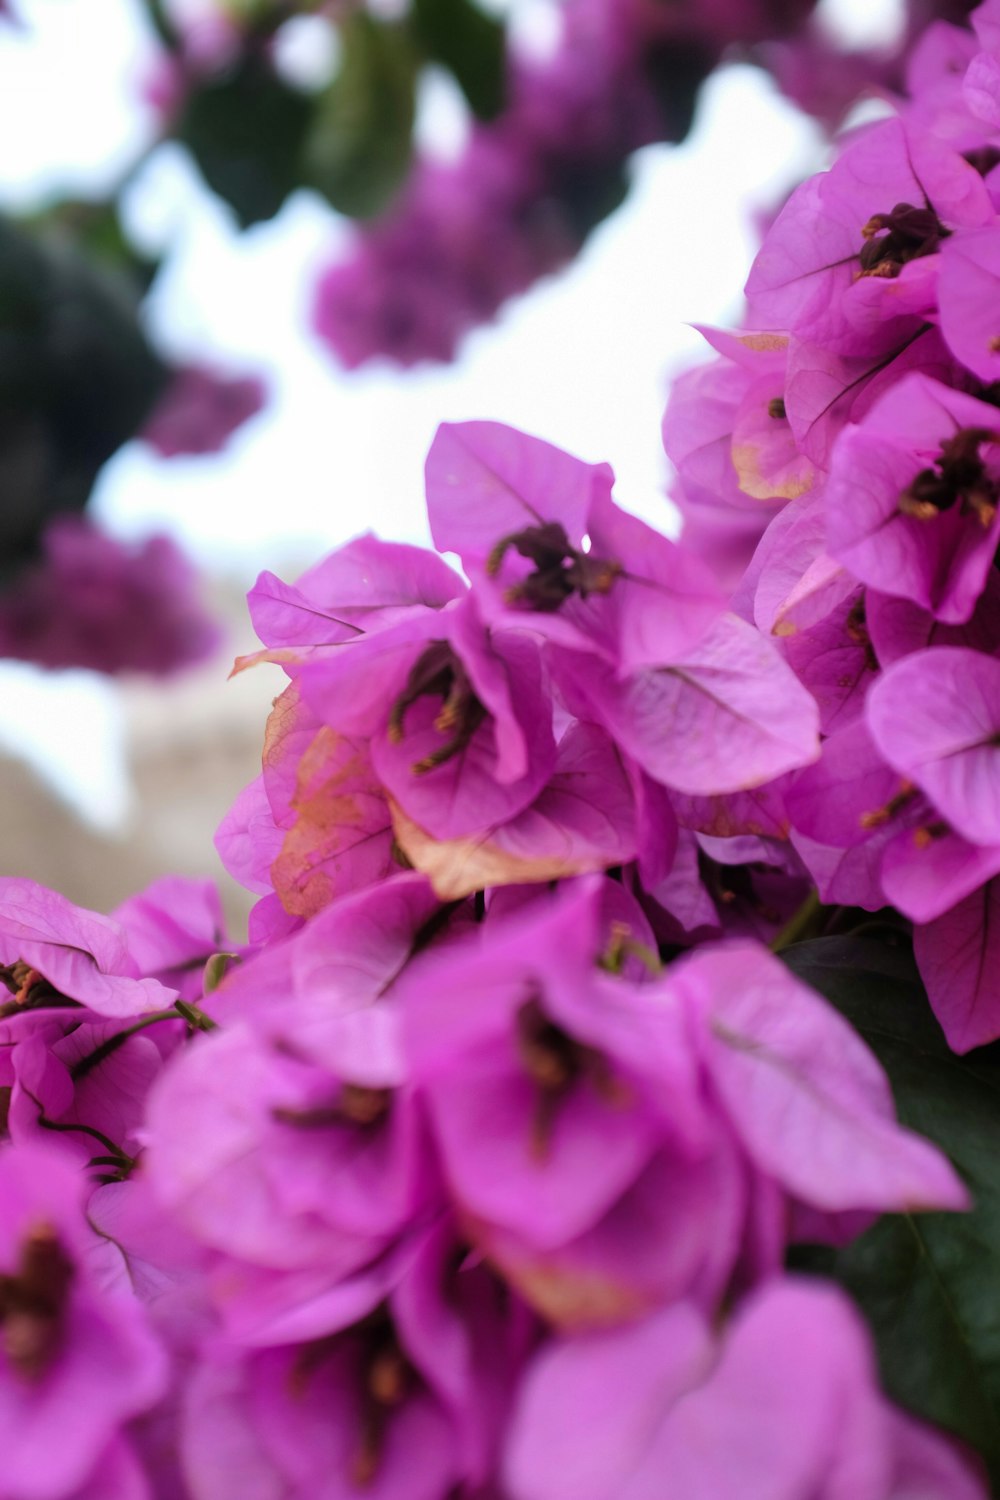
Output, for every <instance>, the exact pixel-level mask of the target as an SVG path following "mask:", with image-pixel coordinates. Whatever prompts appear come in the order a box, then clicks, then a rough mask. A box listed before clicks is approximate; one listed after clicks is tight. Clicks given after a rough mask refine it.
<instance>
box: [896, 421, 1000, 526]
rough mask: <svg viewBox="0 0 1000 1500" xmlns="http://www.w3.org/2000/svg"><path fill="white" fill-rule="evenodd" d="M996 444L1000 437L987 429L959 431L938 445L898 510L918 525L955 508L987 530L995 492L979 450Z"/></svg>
mask: <svg viewBox="0 0 1000 1500" xmlns="http://www.w3.org/2000/svg"><path fill="white" fill-rule="evenodd" d="M998 440H1000V435H998V434H997V433H995V432H991V431H990V429H989V428H987V427H963V428H962V429H961V430H960V431H959V432H956V433H955V435H954V437H951V438H948V440H947V442H944V443H942V445H941V453H940V456H939V457H938V458H937V459H936V460H935V462H934V465H933V466H932V467H931V468H928V469H921V471H920V473H919V474H918V475H917V476H916V478H915V479H914V480H913V482H912V484H910V485H909V486H908V487H907V488H906V489H905V490H904V491H903V493H902V494H901V495H900V497H899V509H900V510H901V511H902V512H903V514H904V515H905V516H915V517H916V518H917V520H918V521H932V520H934V519H935V517H937V516H939V515H940V514H941V512H942V511H946V510H950V509H951V508H952V506H954V505H956V504H957V505H960V506H961V509H962V511H963V512H964V513H971V514H973V515H974V516H976V518H977V519H978V520H979V522H980V523H981V524H982V525H983V526H984V527H985V526H989V525H990V524H991V522H992V520H993V517H994V516H995V515H996V510H997V493H998V488H997V481H996V480H995V479H994V478H993V477H992V476H991V475H990V474H989V473H988V472H987V470H986V466H985V464H984V463H983V459H982V455H981V454H980V451H979V450H980V447H981V446H982V444H983V443H996V442H997V441H998Z"/></svg>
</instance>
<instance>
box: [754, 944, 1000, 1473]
mask: <svg viewBox="0 0 1000 1500" xmlns="http://www.w3.org/2000/svg"><path fill="white" fill-rule="evenodd" d="M782 958H783V959H785V961H786V962H787V963H788V964H789V966H790V967H791V968H792V969H793V970H794V971H795V973H796V974H798V975H799V977H800V978H801V979H804V980H805V981H806V982H807V983H809V984H811V985H812V986H813V988H814V989H817V990H819V992H820V993H821V994H823V995H825V996H826V997H827V999H828V1000H830V1001H832V1003H833V1004H834V1005H835V1006H836V1007H837V1009H838V1010H840V1011H841V1012H842V1014H843V1015H845V1016H846V1017H847V1019H848V1020H849V1021H851V1023H852V1024H853V1025H854V1026H855V1028H856V1029H857V1030H858V1031H859V1032H860V1033H861V1035H862V1036H863V1037H864V1038H865V1040H866V1041H867V1042H868V1044H869V1046H870V1047H871V1048H872V1050H873V1051H874V1052H875V1053H876V1054H877V1055H878V1057H879V1059H880V1060H881V1062H882V1065H883V1067H884V1068H885V1070H886V1072H887V1073H888V1075H889V1078H890V1081H891V1083H892V1087H893V1093H894V1094H895V1098H896V1106H897V1109H898V1111H899V1116H900V1118H901V1119H902V1120H903V1121H904V1123H905V1124H907V1125H909V1126H910V1127H911V1128H912V1129H914V1130H917V1131H919V1132H920V1134H921V1135H925V1136H928V1137H929V1138H930V1139H931V1140H933V1141H936V1142H937V1144H938V1145H939V1146H940V1147H941V1148H942V1149H943V1150H944V1151H945V1152H946V1153H947V1155H948V1156H949V1157H950V1158H951V1160H952V1161H953V1162H954V1163H955V1165H956V1167H957V1168H958V1170H959V1172H960V1173H961V1175H962V1177H963V1178H964V1179H965V1181H966V1183H967V1184H968V1186H969V1188H970V1191H971V1192H972V1195H973V1198H974V1208H973V1211H972V1212H971V1213H968V1214H920V1215H916V1216H908V1215H899V1216H897V1215H888V1216H886V1217H885V1218H882V1219H880V1220H879V1221H878V1223H877V1224H875V1225H874V1226H873V1228H872V1229H870V1230H869V1231H868V1233H867V1234H864V1235H862V1236H861V1237H860V1238H859V1239H858V1240H856V1241H855V1242H854V1243H853V1244H852V1245H849V1246H847V1247H846V1248H845V1249H843V1250H840V1251H836V1252H828V1251H819V1252H817V1253H816V1254H815V1255H811V1256H810V1257H808V1263H809V1264H810V1265H811V1266H812V1267H813V1268H814V1269H821V1270H823V1271H825V1272H827V1273H828V1274H831V1275H834V1276H835V1277H836V1278H837V1279H838V1280H839V1281H841V1282H842V1283H843V1284H844V1285H845V1286H846V1287H847V1289H848V1290H849V1291H850V1292H851V1293H852V1294H853V1295H854V1297H855V1298H856V1299H857V1301H858V1302H859V1303H860V1305H861V1307H862V1309H863V1311H864V1312H865V1314H866V1316H867V1318H868V1321H869V1323H870V1324H871V1326H872V1329H873V1330H874V1333H875V1338H876V1342H877V1345H878V1353H879V1361H880V1365H881V1370H882V1377H883V1381H884V1383H885V1386H886V1389H887V1390H888V1391H889V1393H890V1394H891V1395H892V1396H893V1397H895V1399H896V1400H897V1401H899V1402H901V1403H902V1405H904V1406H906V1407H909V1408H910V1409H911V1410H912V1411H915V1412H917V1413H918V1414H919V1415H920V1416H922V1417H925V1418H926V1419H927V1420H928V1421H932V1422H937V1423H939V1424H940V1425H941V1426H943V1427H946V1428H948V1429H950V1430H951V1431H952V1432H955V1433H957V1434H958V1435H959V1436H961V1437H963V1438H965V1439H966V1440H967V1441H968V1442H969V1443H971V1444H972V1445H973V1446H974V1447H976V1448H978V1449H979V1451H980V1452H981V1453H982V1454H983V1455H984V1457H985V1458H986V1460H987V1463H988V1465H989V1467H990V1470H991V1472H992V1474H993V1476H994V1482H996V1481H997V1480H998V1479H1000V1293H998V1289H1000V1152H998V1151H997V1140H998V1134H1000V1131H998V1126H1000V1050H998V1048H997V1047H996V1046H992V1047H988V1048H983V1049H982V1050H980V1051H978V1052H974V1053H972V1054H971V1055H969V1056H967V1057H956V1056H955V1055H954V1054H953V1053H952V1052H950V1051H949V1049H948V1047H947V1044H946V1043H945V1040H944V1037H943V1036H942V1034H941V1030H940V1028H939V1026H938V1024H937V1022H936V1021H935V1019H934V1016H933V1014H932V1013H931V1010H930V1006H929V1005H928V1003H927V999H926V996H925V995H924V992H923V988H922V986H921V983H920V979H919V976H918V974H917V972H916V969H915V966H914V964H913V961H912V958H911V957H910V955H909V953H908V952H907V951H906V950H905V949H893V948H891V947H889V946H887V945H886V943H884V942H881V941H876V940H875V939H874V938H866V937H862V936H860V935H859V936H856V937H845V938H822V939H818V940H817V941H815V942H809V943H800V944H798V945H797V946H796V947H793V948H789V949H788V950H786V952H785V953H783V954H782Z"/></svg>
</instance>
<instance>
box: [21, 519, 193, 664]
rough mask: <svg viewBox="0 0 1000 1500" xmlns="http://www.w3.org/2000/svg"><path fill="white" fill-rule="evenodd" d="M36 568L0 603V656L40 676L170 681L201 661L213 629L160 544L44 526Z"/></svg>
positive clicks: (173, 552)
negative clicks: (52, 672) (44, 671)
mask: <svg viewBox="0 0 1000 1500" xmlns="http://www.w3.org/2000/svg"><path fill="white" fill-rule="evenodd" d="M42 546H43V554H42V557H41V559H40V560H39V561H38V562H37V563H35V564H33V565H32V566H31V567H29V568H27V569H26V570H25V571H24V572H23V573H22V574H21V575H20V576H19V577H18V578H17V579H16V580H15V581H14V583H13V584H11V586H10V587H9V588H8V589H7V590H6V591H5V592H4V593H3V595H0V655H3V656H12V657H16V658H17V659H18V660H21V661H33V662H37V663H38V664H39V666H43V667H54V668H55V667H86V668H89V669H90V670H91V671H95V672H107V673H111V674H117V673H122V672H151V673H154V674H156V675H158V676H162V675H165V674H167V673H170V672H175V671H177V670H179V669H180V668H181V667H186V666H190V665H192V664H193V663H194V662H197V661H200V660H201V659H202V658H203V657H205V656H208V655H210V653H211V652H212V650H213V649H214V648H215V646H216V644H217V642H218V629H217V627H216V625H215V623H214V622H213V621H212V620H211V619H210V618H209V616H208V615H207V614H206V613H205V610H204V607H203V605H202V604H201V602H200V600H199V598H198V591H197V578H196V575H195V572H194V569H193V568H192V566H191V564H190V563H189V562H188V560H187V559H186V558H185V557H184V555H183V553H182V552H181V551H180V550H179V549H178V547H177V546H176V545H175V544H174V543H173V542H172V541H170V539H169V538H168V537H165V536H156V537H151V538H149V539H148V540H147V541H145V542H142V543H139V544H137V545H133V546H127V545H126V544H125V543H123V542H118V541H115V540H114V539H113V538H112V537H109V536H105V535H104V534H103V533H102V532H100V531H98V530H97V529H96V528H95V527H94V526H92V525H91V524H90V523H89V522H88V521H85V520H82V519H79V518H76V517H68V516H65V517H60V518H58V519H57V520H55V521H52V522H51V523H50V524H49V527H48V529H47V531H46V532H45V536H44V538H43V543H42Z"/></svg>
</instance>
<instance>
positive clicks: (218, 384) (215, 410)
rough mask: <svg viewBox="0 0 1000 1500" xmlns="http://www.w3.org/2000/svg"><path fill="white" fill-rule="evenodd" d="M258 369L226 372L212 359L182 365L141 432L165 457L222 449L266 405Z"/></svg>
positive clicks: (151, 445) (264, 392)
mask: <svg viewBox="0 0 1000 1500" xmlns="http://www.w3.org/2000/svg"><path fill="white" fill-rule="evenodd" d="M265 396H266V387H265V385H264V382H263V381H262V380H261V379H260V377H259V376H257V375H237V376H226V375H222V374H220V373H219V372H218V371H216V370H213V369H210V368H209V367H208V366H206V365H181V366H180V367H179V368H178V369H177V371H176V372H175V374H174V378H173V381H172V382H171V384H170V385H169V386H168V387H167V389H166V391H165V392H164V394H163V395H162V396H161V397H160V400H159V402H158V403H157V405H156V407H155V409H154V410H153V412H152V413H151V415H150V416H149V417H148V418H147V421H146V425H145V426H144V427H143V429H142V432H141V433H140V434H139V436H140V437H141V438H142V440H143V441H144V442H146V443H148V444H149V445H150V447H151V448H155V449H156V451H157V453H158V454H159V455H160V457H161V458H178V457H181V456H184V455H187V454H201V453H218V452H219V450H220V449H221V448H224V447H225V445H226V443H227V442H228V440H229V438H230V437H231V436H232V434H233V433H234V432H235V431H236V429H237V428H238V427H242V425H243V423H244V422H247V421H249V419H250V418H251V417H253V416H256V414H257V412H259V411H260V410H261V408H262V407H263V405H264V400H265Z"/></svg>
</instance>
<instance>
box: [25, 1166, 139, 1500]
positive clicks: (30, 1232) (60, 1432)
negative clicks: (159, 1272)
mask: <svg viewBox="0 0 1000 1500" xmlns="http://www.w3.org/2000/svg"><path fill="white" fill-rule="evenodd" d="M82 1187H83V1179H82V1178H81V1177H80V1176H79V1174H78V1173H76V1172H75V1171H74V1170H73V1169H72V1168H71V1167H70V1166H68V1165H67V1164H66V1163H65V1162H64V1161H63V1160H62V1159H60V1158H59V1157H57V1156H54V1155H51V1154H50V1153H49V1152H47V1151H44V1150H42V1149H41V1148H40V1147H37V1146H24V1145H22V1146H18V1147H17V1148H13V1147H10V1146H4V1147H0V1199H2V1204H3V1212H2V1213H0V1442H2V1447H3V1455H4V1456H3V1484H4V1488H5V1491H6V1492H7V1493H8V1494H10V1495H11V1496H16V1497H17V1500H63V1497H66V1500H74V1497H77V1496H78V1495H79V1496H85V1497H90V1496H92V1495H94V1496H96V1495H97V1494H98V1493H100V1494H107V1495H108V1496H109V1497H113V1500H132V1497H134V1496H136V1495H141V1494H143V1493H145V1491H144V1489H143V1488H142V1486H141V1485H140V1484H139V1483H138V1480H137V1476H136V1474H135V1468H134V1463H133V1462H132V1461H131V1460H130V1458H129V1456H128V1455H127V1453H125V1452H123V1451H122V1449H121V1448H120V1447H119V1446H118V1438H119V1434H121V1432H122V1429H123V1427H124V1424H125V1423H127V1422H128V1421H129V1420H130V1419H131V1418H133V1417H135V1416H137V1415H138V1414H139V1413H140V1412H142V1411H144V1410H147V1409H148V1408H149V1407H151V1406H152V1405H153V1403H154V1402H155V1401H156V1400H158V1398H159V1397H160V1396H161V1394H162V1393H163V1390H164V1387H165V1384H166V1373H167V1372H166V1368H165V1360H164V1357H163V1354H162V1351H161V1349H160V1347H159V1345H158V1343H157V1342H156V1341H155V1339H154V1338H153V1336H152V1334H151V1333H150V1331H149V1329H148V1326H147V1323H146V1319H145V1316H144V1314H143V1311H142V1309H141V1307H140V1305H139V1303H138V1301H137V1300H136V1299H135V1298H133V1297H131V1296H129V1295H127V1294H124V1295H121V1294H115V1293H110V1292H107V1291H105V1290H103V1289H102V1288H101V1286H100V1285H99V1283H98V1281H97V1280H96V1278H95V1277H94V1275H93V1273H92V1272H91V1271H90V1269H89V1266H88V1261H89V1258H90V1247H91V1244H92V1243H93V1236H92V1233H91V1231H90V1229H89V1228H88V1227H87V1226H86V1225H85V1223H84V1220H83V1216H82V1213H81V1206H82V1205H81V1192H82ZM105 1462H107V1463H108V1469H107V1471H106V1472H104V1471H100V1472H99V1470H98V1466H99V1465H103V1464H104V1463H105ZM102 1481H103V1482H104V1483H105V1484H106V1485H107V1488H106V1489H104V1488H102Z"/></svg>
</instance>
